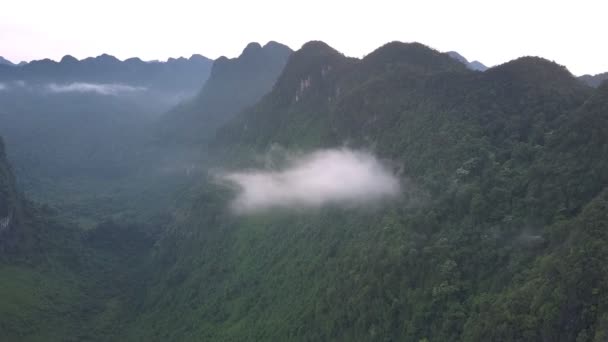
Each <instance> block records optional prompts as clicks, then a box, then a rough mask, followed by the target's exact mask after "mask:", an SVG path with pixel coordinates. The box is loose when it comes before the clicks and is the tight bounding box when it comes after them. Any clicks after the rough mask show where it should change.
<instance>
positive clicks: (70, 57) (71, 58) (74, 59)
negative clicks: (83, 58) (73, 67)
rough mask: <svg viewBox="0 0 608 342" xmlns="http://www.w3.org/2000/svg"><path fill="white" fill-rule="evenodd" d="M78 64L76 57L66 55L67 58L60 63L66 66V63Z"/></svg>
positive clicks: (64, 57)
mask: <svg viewBox="0 0 608 342" xmlns="http://www.w3.org/2000/svg"><path fill="white" fill-rule="evenodd" d="M77 62H78V60H77V59H76V58H75V57H74V56H71V55H65V56H63V58H61V61H60V62H59V63H63V64H66V63H77Z"/></svg>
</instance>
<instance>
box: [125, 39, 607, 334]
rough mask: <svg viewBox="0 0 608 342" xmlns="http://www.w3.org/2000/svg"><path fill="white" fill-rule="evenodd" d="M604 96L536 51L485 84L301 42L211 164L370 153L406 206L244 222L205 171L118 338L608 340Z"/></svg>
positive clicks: (394, 47) (405, 51)
mask: <svg viewBox="0 0 608 342" xmlns="http://www.w3.org/2000/svg"><path fill="white" fill-rule="evenodd" d="M607 101H608V93H607V88H606V87H602V88H600V89H598V90H596V91H593V90H592V89H590V88H587V87H585V86H583V85H581V84H580V83H579V82H578V81H577V80H576V78H574V77H573V76H572V75H571V74H570V73H569V72H568V71H567V70H566V69H565V68H563V67H561V66H559V65H557V64H555V63H552V62H549V61H546V60H543V59H540V58H533V57H525V58H521V59H518V60H514V61H511V62H509V63H506V64H504V65H501V66H497V67H494V68H491V69H489V70H488V71H486V72H484V73H477V72H472V71H469V70H467V69H466V68H465V67H464V66H463V65H462V64H461V63H459V62H457V61H455V60H453V59H451V58H450V57H448V56H447V55H444V54H440V53H438V52H436V51H433V50H431V49H428V48H426V47H424V46H422V45H420V44H402V43H390V44H388V45H386V46H384V47H382V48H380V49H378V50H377V51H375V52H373V53H371V54H370V55H368V56H367V57H366V58H364V59H362V60H353V59H349V58H346V57H344V56H342V55H341V54H339V53H338V52H336V51H335V50H333V49H331V48H330V47H328V46H327V45H325V44H323V43H320V42H312V43H308V44H306V45H305V46H304V47H303V48H302V49H301V50H300V51H297V52H295V53H294V54H293V55H292V56H291V57H290V60H289V62H288V63H287V66H286V68H285V70H284V71H283V73H282V75H281V76H280V77H279V80H278V82H277V84H276V86H275V87H274V88H273V90H272V92H271V93H270V94H269V95H267V96H265V97H264V98H263V99H262V100H261V101H260V102H259V103H258V104H257V105H256V106H255V107H253V108H252V109H251V110H248V111H246V112H243V113H242V114H241V115H239V116H238V117H237V118H236V119H235V120H234V121H233V122H231V123H230V124H229V125H228V126H226V127H225V128H224V129H223V130H222V131H221V132H220V133H219V135H218V137H217V139H216V141H215V142H214V147H213V148H214V149H216V151H217V152H218V153H221V156H222V157H220V158H219V159H220V160H223V162H224V164H223V165H231V166H229V167H242V166H250V167H251V166H255V165H256V163H259V161H258V159H257V158H256V155H257V156H259V155H261V154H264V153H265V151H268V150H269V149H272V147H273V146H277V145H278V146H281V147H283V148H286V149H292V150H294V149H297V150H314V149H318V148H326V147H336V146H342V145H344V144H346V145H347V146H350V147H353V148H364V149H369V150H371V151H373V152H374V153H375V154H377V155H378V156H380V157H381V158H385V159H388V160H391V161H393V163H394V165H395V168H396V169H397V170H398V171H399V174H400V175H401V177H402V181H403V183H404V184H405V186H404V194H403V196H402V199H400V200H398V201H395V202H393V203H391V204H388V205H386V206H384V207H381V208H376V209H373V210H371V209H370V210H363V211H361V210H354V209H348V208H340V207H337V208H334V207H329V208H323V209H319V210H310V211H306V210H304V211H293V212H290V211H275V212H271V213H268V212H267V213H258V214H255V213H254V214H251V215H245V216H235V215H234V214H232V213H231V212H230V210H229V209H228V208H229V201H230V199H231V198H232V196H234V193H233V190H230V188H225V187H224V186H222V185H221V184H217V183H216V182H215V181H214V180H213V178H210V179H209V181H208V183H206V184H204V185H202V186H201V187H200V188H199V189H198V190H196V189H192V190H191V191H190V192H189V193H187V194H184V198H183V200H182V202H181V203H182V205H181V207H180V209H179V210H178V212H179V214H178V215H177V217H178V218H179V219H177V220H176V222H175V223H174V225H173V229H172V230H171V231H170V232H168V233H167V235H166V236H165V237H164V238H163V239H162V240H161V241H160V243H159V245H158V251H157V254H156V263H158V264H159V265H163V267H164V268H163V269H162V270H163V271H161V272H158V274H157V281H156V285H155V286H154V287H153V290H152V291H150V292H149V293H148V296H147V299H146V300H145V305H144V306H143V307H142V315H140V316H139V317H138V319H137V321H136V322H135V324H134V325H133V326H132V327H131V328H130V329H129V330H130V331H131V332H130V335H129V336H131V337H133V338H135V337H138V338H141V337H142V336H143V337H145V338H150V339H155V338H156V339H159V340H193V341H194V340H200V339H210V340H218V341H221V340H302V341H314V340H336V341H353V340H357V341H361V340H370V341H374V340H401V339H405V340H413V341H418V340H425V339H428V340H431V341H435V340H437V341H447V340H501V341H509V340H512V341H516V340H517V341H520V340H530V341H538V340H547V341H571V340H582V341H601V340H603V339H604V338H605V336H606V335H605V334H606V329H607V326H606V317H608V316H607V315H608V312H607V311H606V310H607V308H606V306H605V303H606V300H607V299H606V298H608V297H606V293H607V292H606V289H604V288H603V287H604V285H603V284H606V276H607V275H608V273H606V271H605V270H604V268H605V267H604V266H603V264H602V262H601V260H606V255H605V253H606V252H607V251H608V249H607V248H606V247H605V246H606V242H607V241H605V239H606V237H605V234H603V233H602V231H603V230H605V229H604V228H605V227H606V224H607V221H606V211H605V207H606V198H605V191H604V189H605V187H606V184H607V182H608V179H606V176H605V175H606V174H608V173H607V170H606V167H607V165H606V162H605V161H606V160H608V155H607V153H608V150H607V149H606V142H605V141H604V140H605V139H606V138H605V135H604V134H602V133H601V132H604V131H605V130H606V129H608V127H607V125H608V117H607V114H608V111H607V107H606V105H607V103H608V102H607ZM168 312H175V313H176V314H175V315H171V314H170V315H169V316H167V313H168ZM178 312H179V313H180V315H179V316H178V315H177V313H178ZM166 317H175V319H166ZM178 317H179V318H178Z"/></svg>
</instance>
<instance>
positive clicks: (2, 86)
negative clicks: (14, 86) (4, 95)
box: [0, 83, 8, 91]
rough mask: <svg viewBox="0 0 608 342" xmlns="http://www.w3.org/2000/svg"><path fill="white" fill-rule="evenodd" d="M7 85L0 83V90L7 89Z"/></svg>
mask: <svg viewBox="0 0 608 342" xmlns="http://www.w3.org/2000/svg"><path fill="white" fill-rule="evenodd" d="M7 89H8V86H7V85H6V84H4V83H0V91H3V90H7Z"/></svg>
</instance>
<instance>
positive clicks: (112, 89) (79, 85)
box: [47, 82, 146, 95]
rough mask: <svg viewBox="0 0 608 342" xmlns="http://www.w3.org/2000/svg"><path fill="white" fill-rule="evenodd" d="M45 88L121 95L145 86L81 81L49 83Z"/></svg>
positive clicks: (51, 90) (65, 91)
mask: <svg viewBox="0 0 608 342" xmlns="http://www.w3.org/2000/svg"><path fill="white" fill-rule="evenodd" d="M47 89H48V90H49V91H50V92H52V93H96V94H99V95H121V94H125V93H133V92H137V91H144V90H146V88H145V87H134V86H129V85H125V84H114V83H112V84H104V83H83V82H75V83H70V84H56V83H51V84H49V85H47Z"/></svg>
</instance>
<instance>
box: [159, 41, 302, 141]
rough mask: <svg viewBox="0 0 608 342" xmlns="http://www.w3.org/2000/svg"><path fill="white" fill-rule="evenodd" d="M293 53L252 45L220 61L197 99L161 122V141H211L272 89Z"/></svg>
mask: <svg viewBox="0 0 608 342" xmlns="http://www.w3.org/2000/svg"><path fill="white" fill-rule="evenodd" d="M291 52H292V51H291V49H290V48H289V47H287V46H285V45H282V44H279V43H277V42H272V41H271V42H269V43H267V44H266V45H264V46H263V47H262V46H261V45H260V44H258V43H250V44H249V45H247V46H246V47H245V49H244V50H243V52H242V53H241V55H240V56H239V57H237V58H233V59H228V58H226V57H220V58H218V59H217V60H216V61H215V62H214V63H213V67H212V69H211V74H210V76H209V79H208V80H207V82H206V83H205V85H204V86H203V87H202V89H201V90H200V92H199V93H198V95H197V96H196V97H194V99H192V100H190V101H187V102H185V103H183V104H181V105H179V106H177V107H176V108H174V109H173V110H171V111H169V113H167V114H166V115H165V116H164V117H163V118H162V119H161V121H160V123H159V128H158V131H159V135H160V137H161V139H164V140H167V141H175V142H193V141H201V140H205V139H208V138H209V136H210V135H212V134H213V132H214V131H215V130H216V129H217V128H218V127H219V126H221V125H222V124H223V123H225V122H228V121H229V120H230V119H231V118H232V117H233V116H234V115H236V114H237V113H238V112H240V111H241V110H243V109H244V108H246V107H248V106H251V105H253V104H255V103H256V102H257V101H258V100H259V99H260V98H261V97H262V96H263V95H265V94H266V93H267V92H269V91H270V89H272V87H273V85H274V83H275V81H276V79H277V77H278V76H279V74H280V72H281V71H282V70H283V67H284V66H285V63H286V61H287V58H288V57H289V55H290V54H291Z"/></svg>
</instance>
